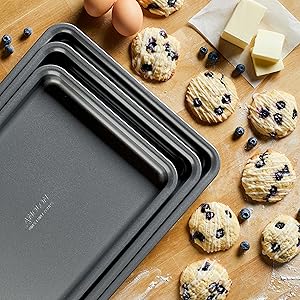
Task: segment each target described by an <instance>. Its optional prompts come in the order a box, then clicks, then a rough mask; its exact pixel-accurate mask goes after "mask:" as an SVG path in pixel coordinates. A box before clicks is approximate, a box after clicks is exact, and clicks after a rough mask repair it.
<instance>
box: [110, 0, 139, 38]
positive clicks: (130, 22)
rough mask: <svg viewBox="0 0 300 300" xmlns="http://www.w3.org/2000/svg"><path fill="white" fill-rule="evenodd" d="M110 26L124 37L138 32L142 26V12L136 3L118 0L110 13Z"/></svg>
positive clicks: (130, 0)
mask: <svg viewBox="0 0 300 300" xmlns="http://www.w3.org/2000/svg"><path fill="white" fill-rule="evenodd" d="M112 24H113V26H114V28H115V29H116V30H117V31H118V32H119V33H120V34H122V35H124V36H130V35H133V34H135V33H137V32H139V30H140V29H141V28H142V25H143V12H142V9H141V7H140V5H139V4H138V3H137V1H136V0H118V1H117V2H116V3H115V5H114V8H113V11H112Z"/></svg>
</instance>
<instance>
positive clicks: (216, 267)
mask: <svg viewBox="0 0 300 300" xmlns="http://www.w3.org/2000/svg"><path fill="white" fill-rule="evenodd" d="M231 283H232V281H231V280H230V278H229V276H228V273H227V271H226V269H225V268H224V267H223V266H222V265H220V264H219V263H218V262H216V261H215V260H209V259H204V260H200V261H197V262H194V263H192V264H190V265H188V266H187V267H186V268H185V269H184V271H183V272H182V273H181V276H180V297H181V299H183V300H223V299H225V298H226V297H227V295H228V292H229V290H230V286H231Z"/></svg>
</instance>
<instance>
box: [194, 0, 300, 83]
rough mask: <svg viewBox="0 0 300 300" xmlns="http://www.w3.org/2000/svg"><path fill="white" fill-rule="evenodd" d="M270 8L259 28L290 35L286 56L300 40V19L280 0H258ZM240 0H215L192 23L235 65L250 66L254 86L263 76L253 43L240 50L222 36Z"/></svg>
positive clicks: (248, 71) (246, 76) (287, 39)
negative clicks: (258, 74) (256, 64)
mask: <svg viewBox="0 0 300 300" xmlns="http://www.w3.org/2000/svg"><path fill="white" fill-rule="evenodd" d="M256 1H257V2H259V3H261V4H262V5H264V6H265V7H267V11H266V14H265V16H264V18H263V20H262V21H261V23H260V25H259V28H262V29H267V30H272V31H276V32H280V33H282V34H284V35H285V36H286V40H285V42H284V46H283V53H282V54H283V58H285V57H286V56H287V55H288V54H289V53H290V52H291V51H292V50H293V49H294V48H295V47H297V45H299V43H300V22H299V21H298V20H297V19H296V18H295V17H294V16H293V15H292V14H291V13H290V12H289V11H288V10H287V9H286V8H285V7H284V6H283V5H282V4H281V3H280V2H279V1H277V0H256ZM238 2H239V0H211V1H210V3H209V4H208V5H207V6H205V7H204V8H203V9H202V10H201V11H200V12H199V13H197V14H196V15H195V16H193V17H192V18H191V19H190V20H189V24H190V25H191V26H192V27H194V28H195V29H196V30H197V31H198V32H200V34H202V35H203V36H204V37H205V38H206V39H207V40H208V41H209V42H210V43H211V44H212V45H213V46H214V47H215V48H216V49H218V51H219V52H220V53H221V54H222V55H223V56H224V57H225V58H226V59H227V60H228V61H229V62H230V63H231V64H232V65H233V66H236V65H237V64H239V63H242V64H244V65H245V66H246V72H245V73H244V74H243V76H244V77H245V78H246V79H247V80H248V81H249V83H250V84H251V85H252V86H253V87H257V86H258V85H259V84H260V83H261V81H262V80H263V77H256V75H255V72H254V68H253V64H252V59H251V56H250V48H251V47H252V45H249V46H248V47H247V48H246V49H244V50H243V49H240V48H238V47H236V46H234V45H232V44H230V43H228V42H227V41H224V40H223V39H221V38H220V35H221V33H222V32H223V30H224V28H225V26H226V24H227V22H228V20H229V19H230V17H231V15H232V13H233V11H234V8H235V7H236V5H237V3H238Z"/></svg>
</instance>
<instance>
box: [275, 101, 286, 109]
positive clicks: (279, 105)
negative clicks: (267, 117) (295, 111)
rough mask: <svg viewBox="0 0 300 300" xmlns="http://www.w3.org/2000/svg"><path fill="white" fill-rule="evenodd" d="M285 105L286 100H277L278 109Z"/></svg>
mask: <svg viewBox="0 0 300 300" xmlns="http://www.w3.org/2000/svg"><path fill="white" fill-rule="evenodd" d="M285 106H286V104H285V102H284V101H282V100H280V101H278V102H276V107H277V109H279V110H280V109H284V108H285Z"/></svg>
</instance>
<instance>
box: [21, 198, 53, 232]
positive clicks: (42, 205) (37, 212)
mask: <svg viewBox="0 0 300 300" xmlns="http://www.w3.org/2000/svg"><path fill="white" fill-rule="evenodd" d="M53 205H54V202H53V201H50V199H49V197H48V195H46V194H45V195H43V196H42V198H41V199H40V201H39V202H37V203H36V204H35V205H34V206H33V207H32V208H31V210H30V211H29V212H28V213H27V214H26V216H25V218H24V222H25V227H26V229H27V230H28V231H30V230H32V229H33V228H34V227H35V226H36V225H37V224H38V223H39V222H40V221H41V220H42V218H43V217H44V216H45V215H46V214H47V213H48V211H49V210H50V209H51V208H52V206H53Z"/></svg>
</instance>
